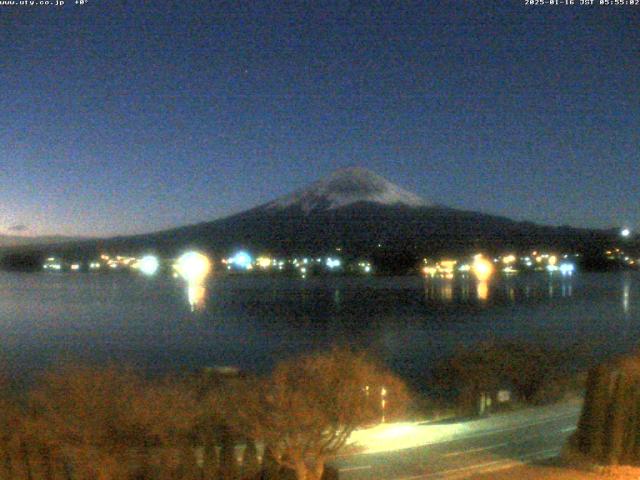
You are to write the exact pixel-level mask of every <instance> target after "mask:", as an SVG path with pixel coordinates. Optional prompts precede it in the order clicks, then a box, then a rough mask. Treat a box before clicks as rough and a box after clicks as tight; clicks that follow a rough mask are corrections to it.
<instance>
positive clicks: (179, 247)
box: [31, 168, 616, 265]
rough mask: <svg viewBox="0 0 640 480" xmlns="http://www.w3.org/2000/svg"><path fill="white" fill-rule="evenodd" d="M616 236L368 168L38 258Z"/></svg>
mask: <svg viewBox="0 0 640 480" xmlns="http://www.w3.org/2000/svg"><path fill="white" fill-rule="evenodd" d="M615 237H616V235H615V233H614V232H613V231H609V230H589V229H580V228H573V227H551V226H543V225H537V224H534V223H531V222H519V221H514V220H511V219H509V218H505V217H500V216H495V215H488V214H484V213H479V212H472V211H463V210H458V209H453V208H449V207H446V206H442V205H440V204H438V203H435V202H433V201H431V200H428V199H423V198H421V197H419V196H418V195H415V194H413V193H411V192H408V191H407V190H405V189H403V188H401V187H399V186H397V185H394V184H393V183H391V182H389V181H387V180H385V179H384V178H382V177H381V176H379V175H377V174H375V173H373V172H370V171H368V170H366V169H364V168H348V169H343V170H338V171H336V172H334V173H333V174H331V175H329V176H328V177H326V178H323V179H320V180H318V181H316V182H314V183H312V184H310V185H309V186H308V187H307V188H304V189H302V190H299V191H296V192H293V193H291V194H289V195H285V196H283V197H280V198H277V199H275V200H273V201H270V202H267V203H264V204H262V205H259V206H257V207H254V208H252V209H250V210H247V211H244V212H241V213H238V214H235V215H232V216H229V217H226V218H221V219H218V220H214V221H211V222H204V223H199V224H195V225H188V226H184V227H180V228H175V229H171V230H165V231H161V232H156V233H150V234H145V235H136V236H128V237H115V238H109V239H102V240H89V241H83V242H72V243H69V244H67V246H66V247H64V248H61V247H56V248H55V249H52V248H50V247H42V249H41V250H40V251H41V252H45V251H46V252H47V253H56V252H57V253H59V254H63V255H64V254H68V255H69V256H74V257H78V256H79V255H81V256H86V257H87V258H90V257H91V256H93V255H95V254H96V253H99V252H104V251H107V252H113V253H116V252H122V253H131V254H139V253H142V252H148V251H156V252H158V253H161V254H163V255H176V254H178V253H180V252H181V251H184V249H185V248H199V249H203V250H206V251H208V252H210V253H213V254H215V255H226V254H229V253H231V252H233V251H234V250H236V249H238V248H245V249H250V250H251V251H252V252H253V253H255V254H259V253H269V254H272V255H326V254H329V253H335V252H336V250H338V251H340V252H342V255H348V256H353V257H356V256H357V257H365V256H366V257H367V258H371V259H373V260H374V261H376V262H377V263H378V264H385V263H386V264H387V265H396V264H406V265H410V264H412V262H413V263H415V261H416V259H418V258H421V257H422V256H431V255H443V254H457V253H469V252H472V251H477V250H486V251H496V252H498V251H505V250H506V249H509V250H516V251H524V250H525V249H551V248H554V249H560V250H562V251H573V252H586V253H588V252H602V251H603V247H605V246H608V245H611V244H612V242H613V241H614V239H615ZM31 250H32V251H35V250H36V249H35V248H34V247H31Z"/></svg>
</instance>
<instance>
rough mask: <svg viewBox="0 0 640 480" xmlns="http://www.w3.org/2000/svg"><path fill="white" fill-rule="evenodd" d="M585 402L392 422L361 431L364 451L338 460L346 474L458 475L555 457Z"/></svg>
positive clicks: (350, 479) (395, 477) (404, 479)
mask: <svg viewBox="0 0 640 480" xmlns="http://www.w3.org/2000/svg"><path fill="white" fill-rule="evenodd" d="M580 407H581V405H580V404H579V403H577V402H571V403H562V404H556V405H551V406H547V407H541V408H531V409H526V410H521V411H518V412H514V413H507V414H500V415H495V416H492V417H489V418H485V419H481V420H473V421H467V422H459V423H450V424H445V423H442V424H420V423H405V424H390V425H383V426H378V427H375V428H372V429H369V430H366V431H361V432H356V434H354V436H353V437H352V439H354V440H355V441H357V442H358V444H359V445H360V446H361V447H362V448H363V452H364V453H360V454H356V455H348V456H343V457H341V458H339V459H338V460H337V461H335V462H333V464H334V466H336V467H337V468H339V469H340V478H341V479H343V480H361V479H383V480H419V479H439V478H442V479H445V478H446V479H456V478H467V477H469V476H472V475H474V474H478V473H486V472H490V471H497V470H504V469H507V468H511V467H515V466H517V465H521V464H523V463H532V462H535V461H538V460H544V459H548V458H551V457H555V456H557V455H558V454H559V453H560V450H561V448H562V446H563V445H564V443H565V442H566V440H567V438H568V437H569V435H570V434H571V433H572V432H573V431H574V430H575V426H576V423H577V421H578V416H579V414H580Z"/></svg>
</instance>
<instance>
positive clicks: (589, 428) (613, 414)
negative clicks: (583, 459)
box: [572, 355, 640, 466]
mask: <svg viewBox="0 0 640 480" xmlns="http://www.w3.org/2000/svg"><path fill="white" fill-rule="evenodd" d="M572 447H573V448H577V449H578V451H579V452H580V453H582V454H584V455H586V456H587V457H589V458H590V459H592V460H593V461H594V462H597V463H600V464H605V465H617V464H623V465H636V466H638V465H640V356H639V355H634V356H629V357H624V358H620V359H617V360H615V361H612V362H609V363H606V364H603V365H598V366H596V367H594V368H592V369H591V370H590V372H589V376H588V380H587V390H586V396H585V401H584V406H583V410H582V415H581V417H580V422H579V423H578V429H577V431H576V433H575V434H574V436H573V438H572Z"/></svg>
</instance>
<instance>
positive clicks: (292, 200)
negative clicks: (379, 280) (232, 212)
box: [265, 167, 429, 213]
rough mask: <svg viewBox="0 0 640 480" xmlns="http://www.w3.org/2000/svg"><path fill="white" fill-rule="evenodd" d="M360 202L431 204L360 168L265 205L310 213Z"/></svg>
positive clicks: (328, 178) (337, 172)
mask: <svg viewBox="0 0 640 480" xmlns="http://www.w3.org/2000/svg"><path fill="white" fill-rule="evenodd" d="M358 202H372V203H377V204H382V205H406V206H410V207H423V206H428V205H429V203H428V202H426V201H425V200H424V199H422V198H420V197H419V196H417V195H415V194H413V193H411V192H408V191H407V190H404V189H403V188H400V187H399V186H397V185H395V184H393V183H391V182H389V181H388V180H386V179H384V178H382V177H381V176H380V175H376V174H375V173H373V172H371V171H369V170H367V169H365V168H360V167H352V168H344V169H341V170H337V171H335V172H334V173H332V174H331V175H329V176H328V177H326V178H324V179H321V180H318V181H317V182H315V183H312V184H311V185H310V186H309V187H307V188H304V189H302V190H298V191H297V192H294V193H292V194H290V195H286V196H284V197H280V198H279V199H276V200H274V201H273V202H270V203H268V204H266V205H265V208H274V209H275V208H278V209H281V208H289V207H296V206H297V207H300V208H301V209H302V210H303V211H304V212H306V213H308V212H311V211H313V210H319V209H321V210H325V209H326V210H331V209H336V208H341V207H345V206H347V205H350V204H353V203H358Z"/></svg>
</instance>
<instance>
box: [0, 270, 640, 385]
mask: <svg viewBox="0 0 640 480" xmlns="http://www.w3.org/2000/svg"><path fill="white" fill-rule="evenodd" d="M639 285H640V273H638V272H617V273H576V274H574V275H573V276H571V277H562V276H560V275H553V276H551V275H549V274H547V273H529V274H520V275H515V276H510V277H496V278H494V279H493V280H492V281H491V282H490V283H489V284H488V285H485V286H482V285H480V286H478V285H477V284H476V282H475V280H473V279H456V280H454V281H448V280H438V279H428V280H425V279H423V278H421V277H339V276H336V277H310V278H307V279H301V278H291V277H284V276H282V277H277V276H276V277H267V276H240V275H239V276H222V277H219V278H218V277H212V278H210V279H209V280H208V281H207V282H206V285H204V286H199V287H198V286H196V287H191V288H190V289H188V288H187V287H186V286H185V284H184V282H183V281H181V280H179V279H174V278H171V277H166V276H158V277H154V278H147V277H142V276H137V275H133V274H132V275H129V274H81V273H75V274H74V273H69V274H44V273H42V274H12V273H2V274H0V354H1V355H2V357H4V359H3V360H4V362H5V363H7V364H8V365H9V368H10V369H11V370H19V371H23V372H33V371H36V370H39V369H41V368H45V367H47V366H49V365H51V363H52V362H59V361H67V360H68V361H81V362H91V363H104V362H111V361H114V362H124V363H127V364H132V365H135V366H138V367H141V368H145V369H149V370H152V371H165V370H174V369H181V368H196V367H202V366H238V367H240V368H243V369H247V370H251V371H257V372H262V371H265V370H267V369H268V368H270V367H271V366H272V365H273V363H274V362H275V361H277V360H278V359H281V358H284V357H286V356H288V355H290V354H292V353H297V352H303V351H310V350H314V349H319V348H323V347H326V346H327V345H330V344H333V343H336V342H338V343H345V342H347V343H350V344H354V345H359V346H364V347H368V348H370V349H372V350H373V351H375V352H376V353H377V354H378V355H380V356H381V357H382V358H383V359H384V360H385V361H386V362H387V363H388V365H390V366H391V367H392V368H393V369H394V370H396V371H397V372H398V373H399V374H401V375H403V376H404V377H405V378H407V379H408V380H410V381H412V382H413V383H414V384H420V380H421V379H422V378H424V375H425V372H428V371H429V370H430V369H432V368H433V366H434V364H435V363H436V362H437V361H438V360H439V359H441V358H443V357H445V356H447V355H448V354H450V353H451V352H452V351H453V350H454V349H455V348H456V347H457V346H458V345H470V344H473V343H474V342H478V341H482V340H489V339H508V340H525V341H536V342H542V343H544V344H550V345H553V346H556V347H560V348H570V347H572V346H573V345H574V344H576V343H578V344H583V345H590V348H591V351H592V352H593V353H595V354H597V355H602V356H604V355H610V354H612V353H617V352H624V351H628V350H630V349H632V348H634V347H635V346H636V345H637V344H638V341H639V339H640V308H639V307H640V288H639ZM583 360H584V359H580V358H577V357H576V362H581V361H583Z"/></svg>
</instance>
